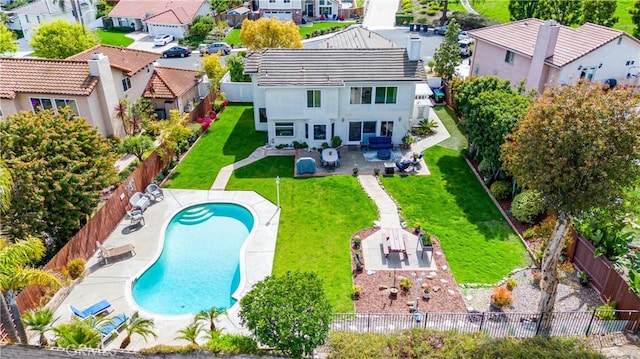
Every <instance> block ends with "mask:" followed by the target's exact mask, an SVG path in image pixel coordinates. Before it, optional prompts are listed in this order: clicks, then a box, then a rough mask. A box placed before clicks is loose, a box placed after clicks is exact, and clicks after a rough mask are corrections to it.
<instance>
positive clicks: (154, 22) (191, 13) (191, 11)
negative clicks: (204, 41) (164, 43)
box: [109, 0, 211, 39]
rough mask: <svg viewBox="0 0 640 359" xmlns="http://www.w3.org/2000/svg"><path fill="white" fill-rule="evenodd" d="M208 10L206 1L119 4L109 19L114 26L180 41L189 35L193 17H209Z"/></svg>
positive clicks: (123, 0) (124, 0) (144, 0)
mask: <svg viewBox="0 0 640 359" xmlns="http://www.w3.org/2000/svg"><path fill="white" fill-rule="evenodd" d="M210 7H211V4H210V3H209V2H208V1H206V0H120V1H118V3H117V4H116V6H114V8H113V9H112V10H111V12H109V17H110V18H111V19H112V21H113V25H114V26H123V27H125V26H127V27H133V28H134V29H135V30H136V31H145V32H148V33H149V35H151V36H156V35H159V34H169V35H173V37H175V38H176V39H181V38H183V37H185V35H187V33H188V32H189V26H191V23H192V22H193V19H194V18H195V17H196V16H199V15H210Z"/></svg>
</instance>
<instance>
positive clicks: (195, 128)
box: [187, 123, 202, 144]
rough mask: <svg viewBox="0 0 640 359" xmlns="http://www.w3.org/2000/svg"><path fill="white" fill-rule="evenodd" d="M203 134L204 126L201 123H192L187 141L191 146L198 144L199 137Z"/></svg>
mask: <svg viewBox="0 0 640 359" xmlns="http://www.w3.org/2000/svg"><path fill="white" fill-rule="evenodd" d="M201 134H202V125H201V124H199V123H192V124H190V125H189V137H188V138H187V140H188V141H189V143H190V144H193V143H194V142H196V140H197V139H198V137H200V135H201Z"/></svg>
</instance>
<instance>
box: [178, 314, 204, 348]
mask: <svg viewBox="0 0 640 359" xmlns="http://www.w3.org/2000/svg"><path fill="white" fill-rule="evenodd" d="M200 332H202V324H200V323H198V321H197V320H194V321H193V322H192V323H191V324H189V325H187V326H186V327H185V328H184V329H180V330H178V333H180V334H181V335H179V336H177V337H176V339H184V340H188V341H190V342H191V343H193V344H195V345H198V342H196V339H198V336H199V335H200Z"/></svg>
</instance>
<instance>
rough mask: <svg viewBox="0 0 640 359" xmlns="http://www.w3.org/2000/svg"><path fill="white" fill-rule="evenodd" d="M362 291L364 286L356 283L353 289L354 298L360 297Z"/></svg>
mask: <svg viewBox="0 0 640 359" xmlns="http://www.w3.org/2000/svg"><path fill="white" fill-rule="evenodd" d="M361 293H362V286H361V285H357V284H355V285H354V286H353V289H352V291H351V296H352V297H353V298H359V297H360V294H361Z"/></svg>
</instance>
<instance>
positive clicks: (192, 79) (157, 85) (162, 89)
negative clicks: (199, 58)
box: [142, 67, 197, 99]
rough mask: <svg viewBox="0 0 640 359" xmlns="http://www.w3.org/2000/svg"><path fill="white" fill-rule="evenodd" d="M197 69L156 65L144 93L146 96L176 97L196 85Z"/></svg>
mask: <svg viewBox="0 0 640 359" xmlns="http://www.w3.org/2000/svg"><path fill="white" fill-rule="evenodd" d="M196 73H197V72H196V71H193V70H185V69H178V68H174V67H156V71H155V72H154V73H153V75H152V76H151V79H150V80H149V84H148V85H147V88H146V89H145V91H144V93H143V94H142V96H143V97H146V98H164V99H175V98H178V97H180V96H182V95H183V94H185V93H186V92H187V91H189V90H190V89H191V88H193V86H195V84H196V82H197V79H196Z"/></svg>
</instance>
